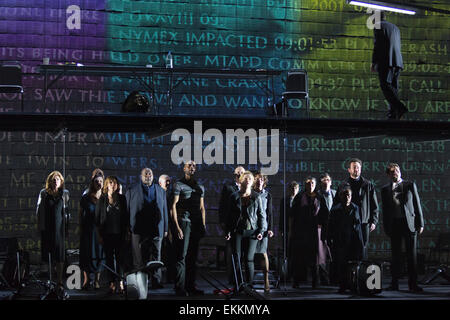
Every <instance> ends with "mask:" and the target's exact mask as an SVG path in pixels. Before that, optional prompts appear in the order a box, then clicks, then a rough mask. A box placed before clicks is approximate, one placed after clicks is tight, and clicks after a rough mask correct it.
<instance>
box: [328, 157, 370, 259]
mask: <svg viewBox="0 0 450 320" xmlns="http://www.w3.org/2000/svg"><path fill="white" fill-rule="evenodd" d="M347 168H348V169H347V171H348V173H349V175H350V176H349V177H348V179H347V180H346V181H345V182H344V183H343V184H342V185H341V186H339V188H338V194H339V192H340V190H341V188H342V187H344V186H346V185H349V186H350V188H351V189H352V202H353V203H354V204H356V205H357V206H358V207H359V209H360V214H361V230H362V235H363V239H364V254H363V260H366V259H367V257H368V252H367V251H368V246H369V234H370V232H372V231H374V230H375V228H376V225H377V223H378V201H377V194H376V191H375V187H374V185H373V184H372V182H370V181H369V180H367V179H365V178H364V177H362V176H361V170H362V161H361V160H360V159H357V158H352V159H350V160H349V161H348V162H347ZM337 198H338V197H336V198H335V202H334V204H337V203H338V202H339V201H336V199H337Z"/></svg>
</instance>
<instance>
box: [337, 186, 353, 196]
mask: <svg viewBox="0 0 450 320" xmlns="http://www.w3.org/2000/svg"><path fill="white" fill-rule="evenodd" d="M347 191H350V193H352V194H353V192H352V188H351V187H350V185H348V184H346V185H344V186H343V187H342V188H341V189H340V190H339V197H342V195H343V194H344V193H345V192H347Z"/></svg>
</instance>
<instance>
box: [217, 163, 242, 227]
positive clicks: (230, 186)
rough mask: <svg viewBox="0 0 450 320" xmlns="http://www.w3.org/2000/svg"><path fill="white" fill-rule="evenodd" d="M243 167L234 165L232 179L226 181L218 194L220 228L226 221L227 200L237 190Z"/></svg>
mask: <svg viewBox="0 0 450 320" xmlns="http://www.w3.org/2000/svg"><path fill="white" fill-rule="evenodd" d="M244 172H245V169H244V167H241V166H239V167H236V169H234V174H233V176H234V180H233V181H231V182H228V183H225V184H224V185H223V188H222V192H221V194H220V202H219V221H220V224H221V226H222V228H225V223H226V221H227V214H228V212H226V208H227V205H228V202H229V201H230V199H231V195H232V194H233V193H234V192H236V191H238V190H239V178H240V177H241V175H242V174H244Z"/></svg>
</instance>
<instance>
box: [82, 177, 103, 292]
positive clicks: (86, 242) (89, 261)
mask: <svg viewBox="0 0 450 320" xmlns="http://www.w3.org/2000/svg"><path fill="white" fill-rule="evenodd" d="M103 179H104V176H103V172H102V171H101V170H98V171H95V172H94V173H93V176H92V179H91V183H90V184H89V189H88V190H87V192H86V193H85V194H83V196H82V197H81V200H80V211H79V215H80V268H81V270H83V286H82V289H85V290H87V289H88V288H89V285H90V281H89V279H90V274H91V273H94V288H95V289H99V288H100V272H101V271H102V270H103V265H102V263H103V262H104V257H103V247H102V246H101V245H100V243H99V242H98V237H97V230H96V228H95V205H96V204H97V202H98V200H99V198H100V196H101V194H102V188H103Z"/></svg>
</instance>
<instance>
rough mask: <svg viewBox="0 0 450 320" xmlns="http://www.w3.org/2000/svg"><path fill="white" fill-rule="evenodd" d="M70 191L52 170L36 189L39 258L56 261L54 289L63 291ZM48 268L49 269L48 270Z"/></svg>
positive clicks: (59, 176)
mask: <svg viewBox="0 0 450 320" xmlns="http://www.w3.org/2000/svg"><path fill="white" fill-rule="evenodd" d="M68 201H69V191H67V190H65V189H64V177H63V176H62V174H61V173H60V172H59V171H53V172H51V173H50V174H49V175H48V176H47V179H46V181H45V188H44V189H42V190H41V191H40V192H39V198H38V202H37V210H36V213H37V221H38V230H39V231H40V233H41V259H42V261H43V262H44V263H48V262H49V260H50V262H51V265H52V266H54V265H56V274H57V293H58V295H62V294H63V293H64V285H63V268H64V260H65V245H64V244H65V238H66V228H67V220H68V218H67V216H68V212H67V204H68ZM49 272H51V270H49Z"/></svg>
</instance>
